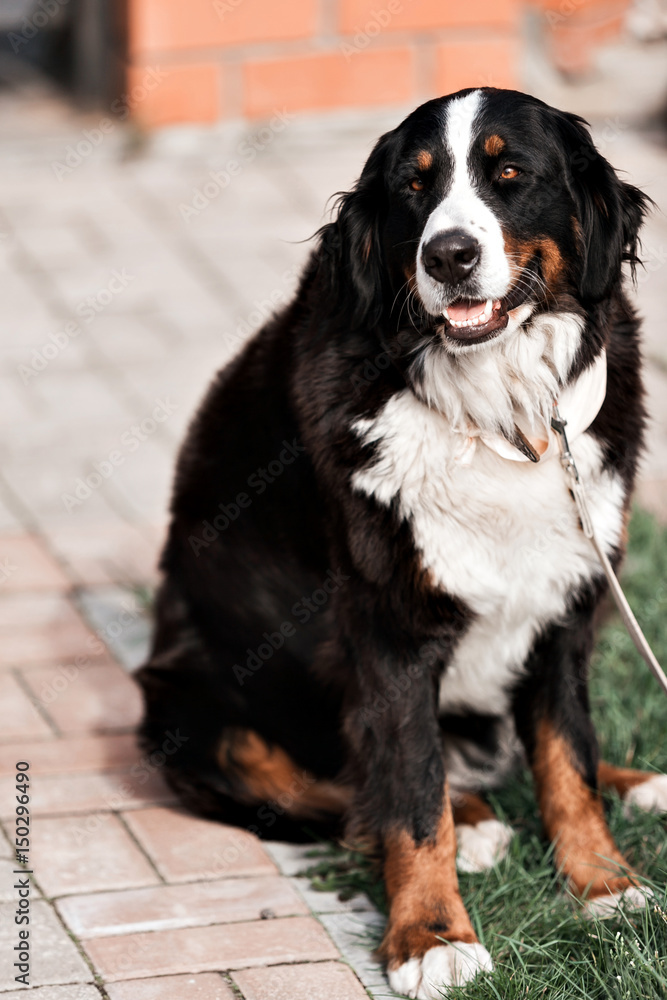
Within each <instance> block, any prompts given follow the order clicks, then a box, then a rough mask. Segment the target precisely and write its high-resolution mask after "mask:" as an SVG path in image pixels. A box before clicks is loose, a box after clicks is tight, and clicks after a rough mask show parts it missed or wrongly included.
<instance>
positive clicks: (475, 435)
mask: <svg viewBox="0 0 667 1000" xmlns="http://www.w3.org/2000/svg"><path fill="white" fill-rule="evenodd" d="M606 393H607V354H606V351H604V350H603V351H602V352H601V354H600V355H599V356H598V357H597V358H596V360H595V362H594V363H593V364H592V365H591V366H590V367H589V368H587V369H586V370H585V371H584V372H582V374H581V375H580V376H579V378H578V379H577V380H576V382H573V383H572V385H569V386H567V388H565V389H564V390H563V392H562V393H561V395H560V397H559V399H557V400H555V402H557V404H558V409H559V411H560V414H561V416H562V418H563V419H564V420H566V421H567V436H568V440H569V441H570V443H572V441H576V439H577V438H578V437H580V435H582V434H584V433H585V432H586V431H587V430H588V428H589V427H590V426H591V424H592V423H593V421H594V420H595V418H596V417H597V415H598V413H599V412H600V409H601V408H602V404H603V402H604V398H605V396H606ZM517 426H519V427H520V429H521V430H522V432H523V433H524V434H525V437H526V438H527V440H528V441H529V443H530V444H531V446H532V447H533V448H534V449H535V451H536V452H537V453H538V455H539V456H540V462H543V461H545V460H546V459H549V458H552V456H553V455H557V454H559V448H560V445H559V441H558V435H557V434H556V432H555V431H554V430H553V429H552V428H551V426H550V425H548V424H543V425H542V427H539V428H532V429H531V430H530V431H528V432H527V433H526V431H525V429H524V428H523V427H521V426H520V418H517ZM478 439H479V440H481V441H482V443H483V444H484V445H486V447H487V448H490V449H491V451H495V452H496V454H497V455H500V456H501V457H502V458H507V459H509V460H510V461H512V462H529V461H530V459H529V458H528V456H527V455H524V454H523V452H521V451H519V449H518V448H515V447H514V445H513V444H512V443H511V442H510V441H508V440H507V438H506V437H504V436H503V435H502V434H480V433H479V432H478V431H477V432H476V431H475V430H474V429H472V428H471V430H470V433H469V434H468V436H467V437H466V438H465V440H464V443H463V445H462V447H461V448H459V450H458V451H457V454H456V456H455V460H456V461H457V462H458V463H459V464H460V465H470V463H471V462H472V460H473V456H474V454H475V449H476V447H477V441H478Z"/></svg>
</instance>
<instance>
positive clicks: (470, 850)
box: [456, 819, 514, 872]
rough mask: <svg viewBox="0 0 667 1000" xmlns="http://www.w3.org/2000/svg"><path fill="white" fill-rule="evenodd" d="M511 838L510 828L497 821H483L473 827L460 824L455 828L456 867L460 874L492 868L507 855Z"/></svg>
mask: <svg viewBox="0 0 667 1000" xmlns="http://www.w3.org/2000/svg"><path fill="white" fill-rule="evenodd" d="M513 836H514V830H513V829H512V827H511V826H507V824H506V823H501V822H500V820H499V819H484V820H482V821H481V822H480V823H476V824H475V825H474V826H471V825H469V824H468V823H460V824H459V825H458V826H457V827H456V840H457V843H458V853H457V855H456V867H457V868H458V870H459V871H460V872H483V871H486V869H487V868H493V866H494V865H495V864H497V863H498V862H499V861H502V859H503V858H504V857H505V855H506V854H507V851H508V850H509V845H510V841H511V839H512V837H513Z"/></svg>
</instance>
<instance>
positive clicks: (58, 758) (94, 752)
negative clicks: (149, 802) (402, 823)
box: [0, 733, 141, 775]
mask: <svg viewBox="0 0 667 1000" xmlns="http://www.w3.org/2000/svg"><path fill="white" fill-rule="evenodd" d="M140 757H141V752H140V750H139V748H138V746H137V739H136V736H135V735H134V734H133V733H121V734H115V733H105V734H104V735H103V736H73V737H70V738H69V739H64V740H50V741H49V742H48V743H39V742H33V743H29V742H25V741H22V742H21V743H8V744H6V745H2V746H0V775H5V774H12V775H13V774H14V773H15V771H16V761H17V760H27V761H28V763H29V764H30V773H31V774H71V773H75V772H77V771H112V770H118V769H119V768H123V767H129V766H130V765H131V764H136V762H137V761H138V760H139V759H140Z"/></svg>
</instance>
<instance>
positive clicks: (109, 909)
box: [58, 875, 308, 938]
mask: <svg viewBox="0 0 667 1000" xmlns="http://www.w3.org/2000/svg"><path fill="white" fill-rule="evenodd" d="M58 909H59V910H60V913H61V915H62V917H63V919H64V920H65V923H66V924H67V926H68V927H69V928H70V930H71V931H72V932H73V933H74V934H76V935H77V937H81V938H91V937H108V936H110V935H112V934H137V933H142V932H143V931H149V930H150V931H163V930H176V929H177V928H181V927H200V926H204V925H206V924H228V923H233V922H237V921H243V920H259V919H260V917H261V913H262V911H266V910H270V911H271V912H272V913H273V914H274V916H276V917H286V916H294V915H298V914H304V915H307V914H308V907H307V906H306V905H305V903H304V902H303V900H302V899H301V898H300V897H299V895H298V894H297V893H296V892H295V891H294V889H293V888H292V886H291V885H290V884H289V882H288V881H287V879H285V878H281V877H280V876H277V875H276V876H267V877H265V878H230V879H222V880H220V881H217V882H195V883H193V884H191V885H159V886H154V887H153V888H149V889H130V890H127V891H125V892H98V893H95V894H94V895H87V896H72V897H70V898H69V899H63V900H60V902H59V904H58Z"/></svg>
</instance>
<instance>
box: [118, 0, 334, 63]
mask: <svg viewBox="0 0 667 1000" xmlns="http://www.w3.org/2000/svg"><path fill="white" fill-rule="evenodd" d="M130 9H131V18H130V47H131V51H132V52H134V53H143V54H146V53H148V52H155V51H156V50H158V51H159V50H161V51H169V52H178V51H181V50H182V49H191V48H204V49H205V48H207V47H210V46H216V47H221V46H228V45H243V44H247V43H248V42H271V41H279V40H285V39H293V38H309V37H310V36H311V35H313V34H314V32H315V28H316V22H317V3H316V0H290V3H289V4H276V3H273V2H272V0H190V2H189V3H188V4H187V6H186V5H184V4H183V3H182V0H134V3H133V4H132V5H131V8H130Z"/></svg>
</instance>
